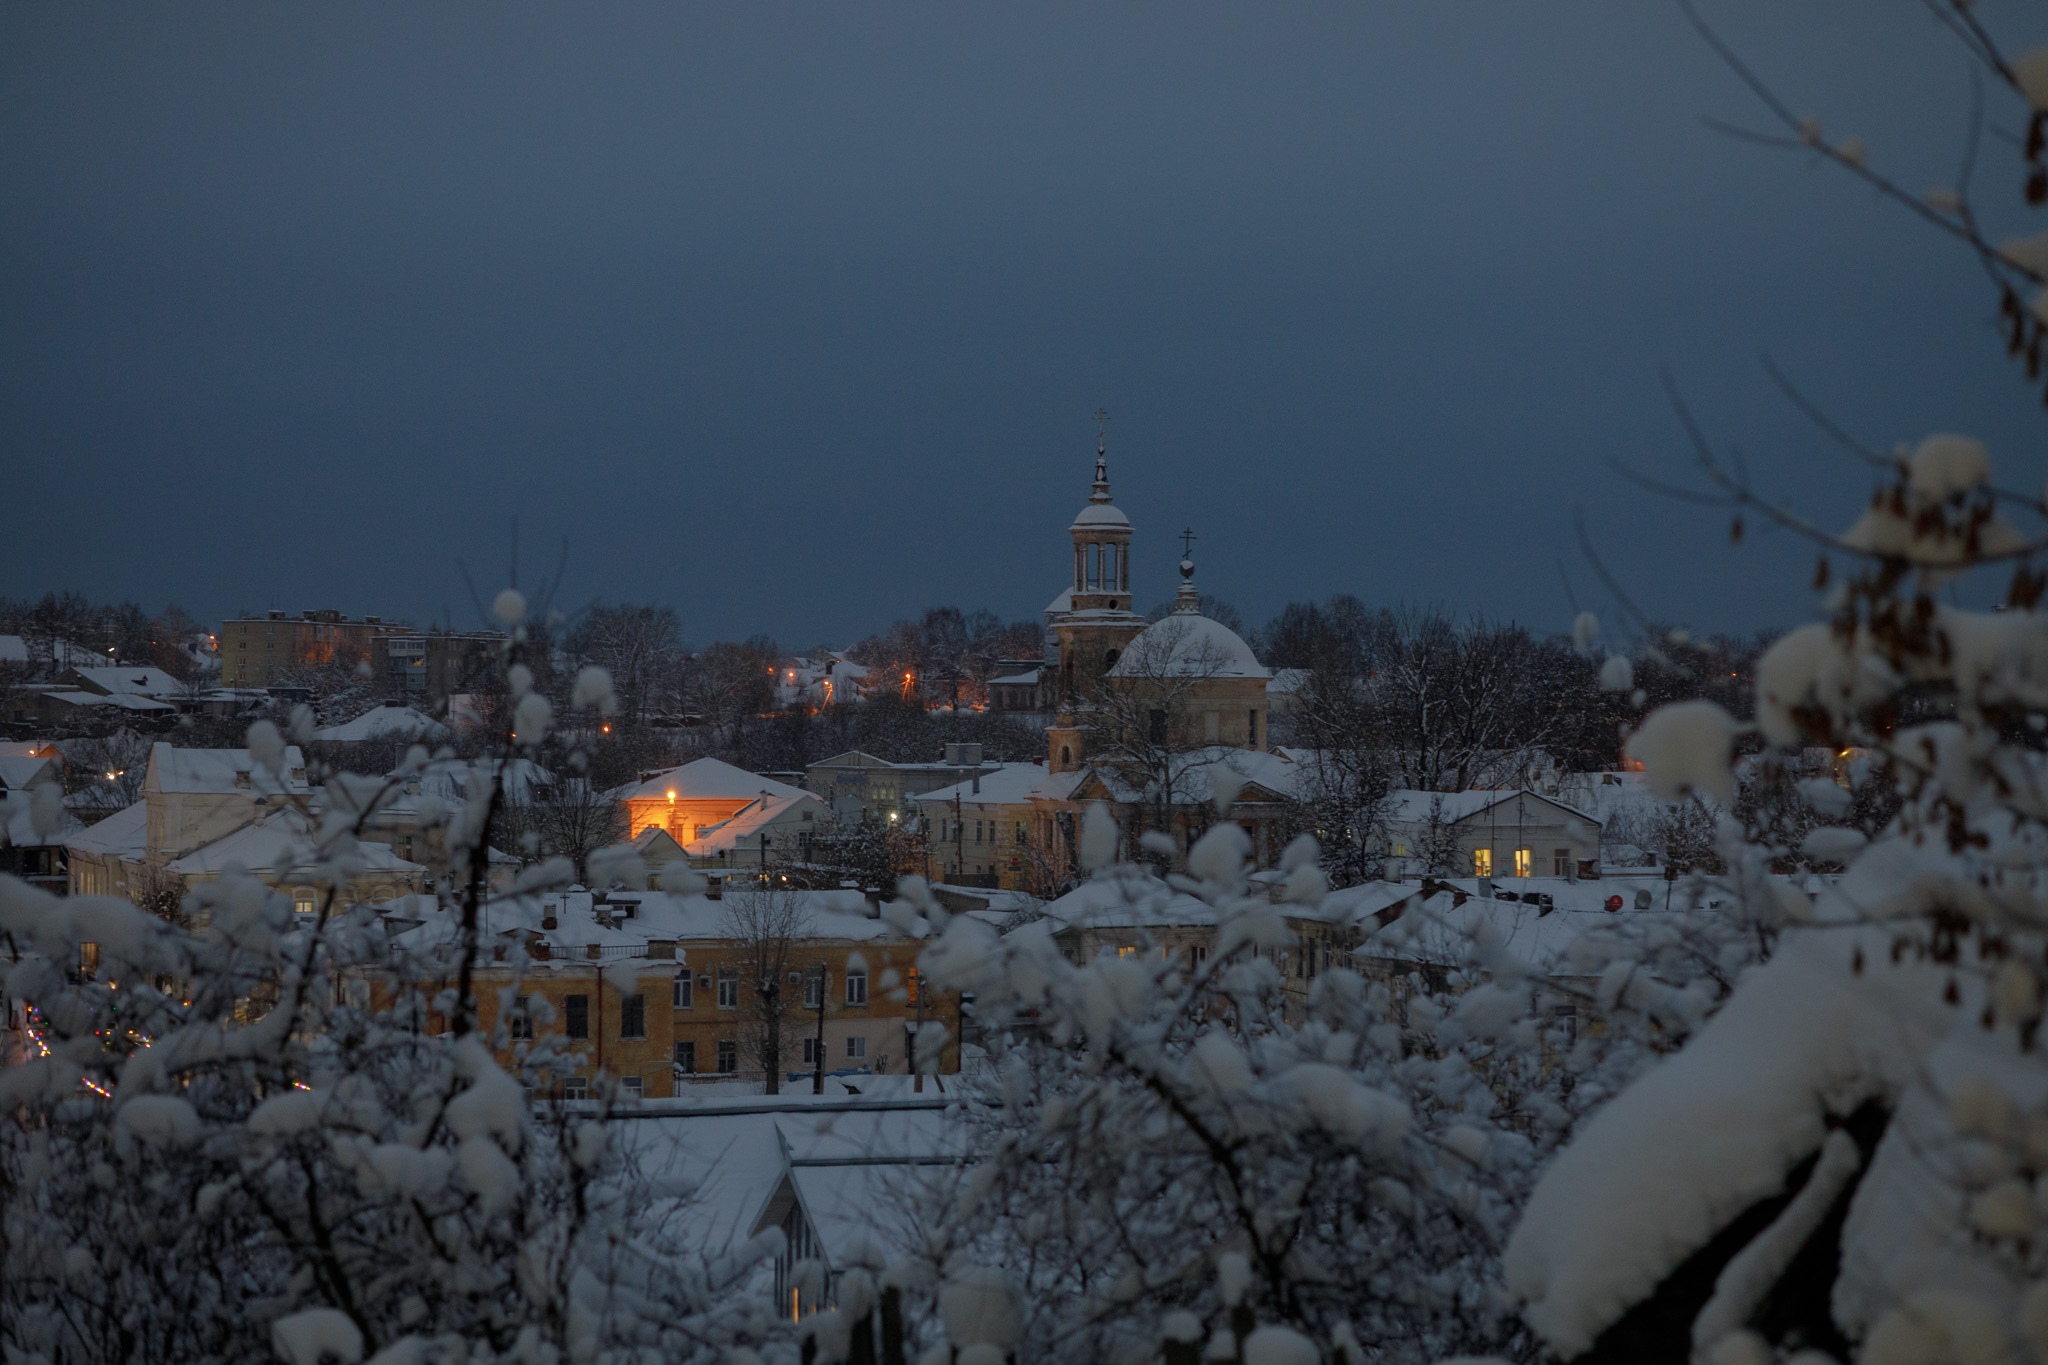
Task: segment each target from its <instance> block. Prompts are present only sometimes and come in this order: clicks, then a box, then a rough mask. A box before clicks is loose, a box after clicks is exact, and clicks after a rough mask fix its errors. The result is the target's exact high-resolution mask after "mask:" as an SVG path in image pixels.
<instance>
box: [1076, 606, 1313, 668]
mask: <svg viewBox="0 0 2048 1365" xmlns="http://www.w3.org/2000/svg"><path fill="white" fill-rule="evenodd" d="M1162 675H1164V676H1171V677H1189V678H1270V677H1272V676H1273V675H1272V673H1271V672H1269V671H1268V670H1267V668H1266V666H1265V665H1264V664H1262V663H1260V662H1259V656H1258V655H1256V654H1254V653H1252V647H1251V646H1250V645H1248V644H1246V643H1245V642H1244V641H1243V639H1241V638H1240V637H1239V636H1238V633H1237V632H1236V631H1234V630H1232V629H1231V628H1230V627H1229V626H1226V625H1224V624H1223V623H1222V622H1221V621H1217V620H1212V619H1211V618H1209V617H1207V616H1202V615H1199V614H1197V613H1195V612H1192V611H1176V612H1174V613H1173V615H1171V616H1168V617H1166V618H1165V619H1164V620H1160V621H1154V622H1153V623H1152V624H1151V625H1149V626H1147V627H1145V629H1143V630H1142V631H1140V632H1138V637H1137V638H1136V639H1134V640H1132V641H1131V643H1130V647H1129V648H1127V649H1126V650H1124V652H1123V654H1122V656H1121V657H1119V658H1118V659H1117V661H1116V666H1115V667H1113V668H1111V669H1110V670H1109V676H1110V677H1112V678H1142V677H1159V676H1162Z"/></svg>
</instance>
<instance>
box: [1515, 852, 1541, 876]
mask: <svg viewBox="0 0 2048 1365" xmlns="http://www.w3.org/2000/svg"><path fill="white" fill-rule="evenodd" d="M1535 861H1536V851H1535V850H1534V849H1529V848H1518V849H1516V850H1515V875H1516V876H1517V877H1527V876H1530V875H1532V874H1533V867H1532V864H1534V863H1535Z"/></svg>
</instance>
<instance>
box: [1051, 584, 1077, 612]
mask: <svg viewBox="0 0 2048 1365" xmlns="http://www.w3.org/2000/svg"><path fill="white" fill-rule="evenodd" d="M1045 609H1046V611H1047V612H1048V613H1050V614H1052V615H1055V616H1064V615H1066V614H1067V613H1068V612H1070V611H1072V610H1073V609H1074V590H1073V589H1072V588H1061V589H1060V595H1059V596H1058V597H1055V598H1053V599H1052V601H1050V602H1048V603H1046V604H1045Z"/></svg>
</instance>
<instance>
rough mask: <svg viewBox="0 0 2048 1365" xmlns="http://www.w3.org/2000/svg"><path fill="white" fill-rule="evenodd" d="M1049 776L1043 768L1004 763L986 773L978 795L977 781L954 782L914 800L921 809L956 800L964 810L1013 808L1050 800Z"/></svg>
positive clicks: (945, 804) (1040, 766)
mask: <svg viewBox="0 0 2048 1365" xmlns="http://www.w3.org/2000/svg"><path fill="white" fill-rule="evenodd" d="M1047 776H1048V774H1047V773H1046V771H1045V768H1044V766H1043V765H1042V764H1038V763H1005V764H1003V765H1002V766H1000V767H998V768H997V769H996V770H995V771H994V772H991V773H983V774H982V776H981V779H980V781H979V784H978V785H979V787H980V790H979V791H976V790H975V788H976V786H977V783H976V782H975V780H974V779H971V778H970V779H969V780H968V781H965V782H955V783H954V784H953V785H952V786H950V787H941V788H939V789H938V790H937V791H930V792H925V793H924V794H923V795H921V796H915V797H912V798H911V799H912V800H914V801H916V802H918V803H919V804H921V805H925V806H930V807H938V806H950V805H952V804H953V803H954V802H955V801H956V800H957V801H958V802H959V803H960V804H961V805H963V806H1014V805H1021V804H1022V803H1024V802H1026V801H1029V800H1030V799H1031V798H1032V797H1034V796H1051V795H1052V794H1053V791H1052V789H1051V788H1049V787H1048V786H1047V785H1046V782H1045V779H1046V777H1047Z"/></svg>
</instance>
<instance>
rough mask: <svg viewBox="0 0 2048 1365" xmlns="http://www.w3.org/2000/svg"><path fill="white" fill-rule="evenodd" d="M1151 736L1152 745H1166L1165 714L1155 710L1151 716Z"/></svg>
mask: <svg viewBox="0 0 2048 1365" xmlns="http://www.w3.org/2000/svg"><path fill="white" fill-rule="evenodd" d="M1151 722H1152V723H1151V736H1152V742H1153V743H1154V744H1164V743H1166V713H1165V712H1164V711H1157V710H1155V711H1154V712H1153V713H1152V716H1151Z"/></svg>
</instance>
